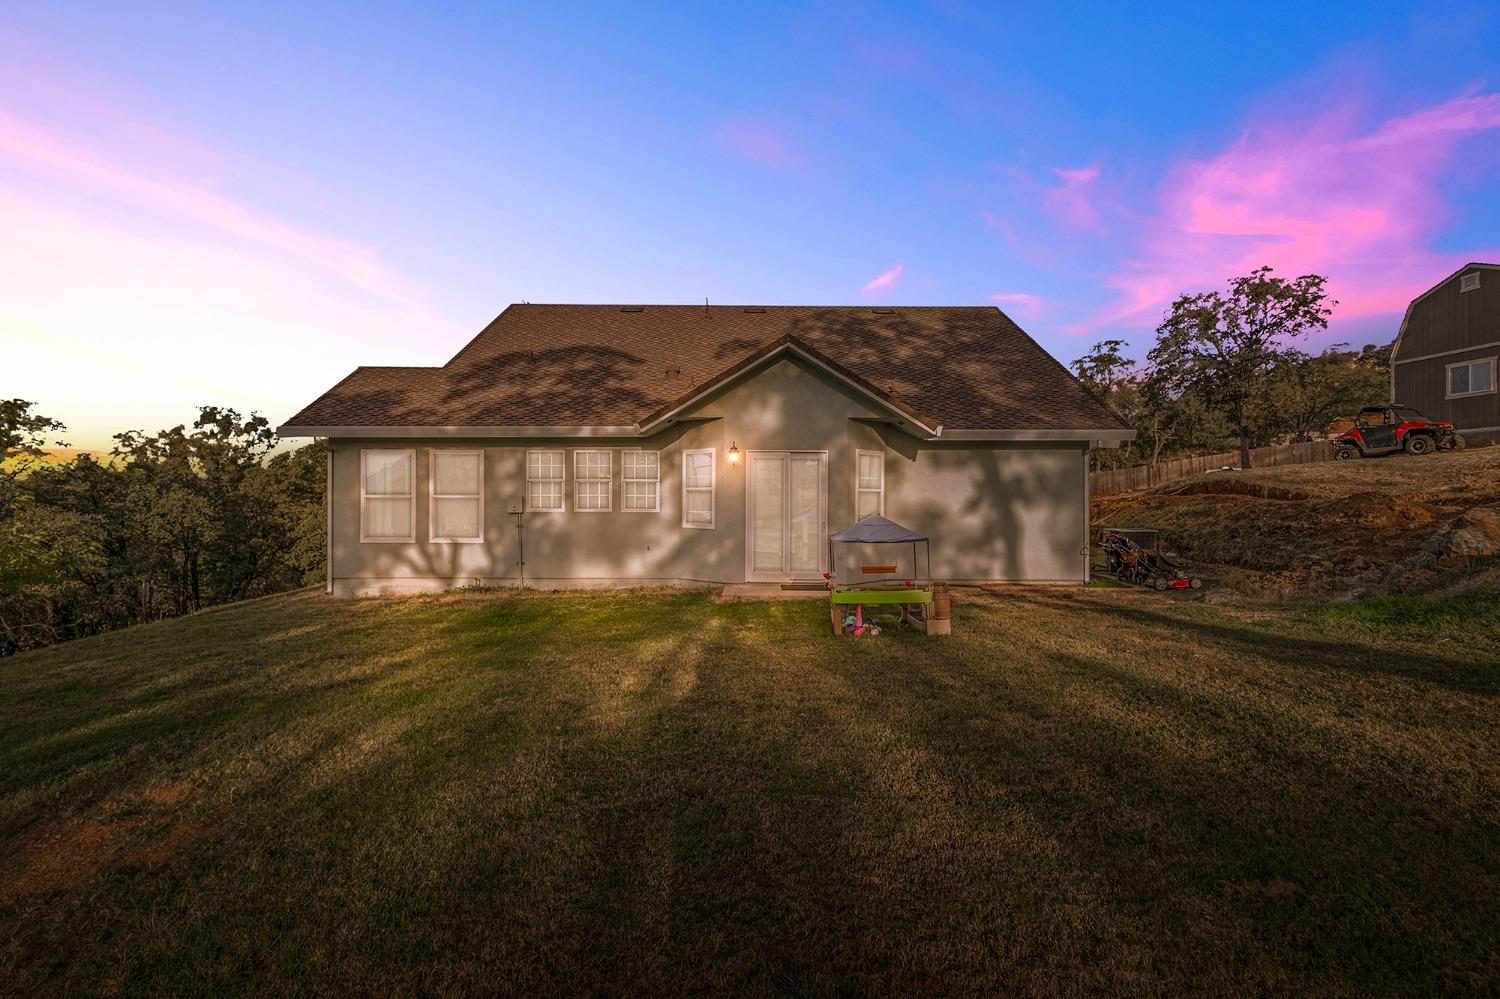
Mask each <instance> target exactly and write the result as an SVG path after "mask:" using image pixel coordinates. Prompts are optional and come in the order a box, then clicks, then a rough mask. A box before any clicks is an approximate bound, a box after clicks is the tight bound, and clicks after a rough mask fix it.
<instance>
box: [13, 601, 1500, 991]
mask: <svg viewBox="0 0 1500 999" xmlns="http://www.w3.org/2000/svg"><path fill="white" fill-rule="evenodd" d="M1465 599H1469V600H1471V602H1472V606H1469V605H1465V606H1466V607H1467V610H1466V611H1465V613H1463V614H1459V615H1455V614H1452V613H1450V612H1448V611H1446V610H1444V609H1443V608H1442V607H1438V608H1436V609H1432V608H1428V609H1426V610H1422V609H1417V610H1414V609H1413V607H1412V606H1410V605H1407V604H1400V605H1399V606H1398V605H1372V606H1370V607H1367V608H1365V609H1363V610H1357V611H1348V612H1342V613H1337V614H1330V613H1323V612H1309V613H1301V612H1295V611H1287V612H1285V613H1282V614H1279V615H1278V614H1276V613H1267V612H1263V611H1262V612H1258V613H1257V615H1256V616H1254V617H1251V616H1248V615H1240V614H1236V613H1235V612H1234V611H1231V610H1227V609H1225V608H1221V607H1208V606H1203V605H1198V604H1183V603H1176V602H1174V601H1173V600H1172V599H1169V598H1166V597H1162V596H1158V595H1156V594H1152V593H1146V592H1143V591H1139V590H1121V589H1105V588H1099V589H1094V588H1090V589H1074V590H1068V589H1050V588H1036V589H1008V590H996V591H993V592H983V593H981V592H978V591H959V593H958V596H957V602H956V606H955V625H956V626H955V635H954V636H953V637H952V638H951V639H946V640H945V639H927V638H923V637H920V636H913V635H908V634H900V635H893V636H882V637H880V638H875V639H867V640H848V639H835V638H834V637H833V636H831V635H829V634H826V631H827V623H826V622H827V615H826V610H825V608H824V606H823V605H822V604H820V603H784V604H728V605H719V604H715V603H713V602H712V600H711V599H710V598H709V597H707V596H705V595H702V594H658V595H649V596H644V597H643V596H641V595H628V596H618V595H581V596H544V595H528V596H524V597H520V598H516V597H512V596H506V595H499V594H462V595H455V596H449V597H442V598H422V599H406V600H383V601H373V600H372V601H360V602H344V603H336V602H332V601H329V600H326V599H324V598H323V597H322V596H321V595H313V594H305V593H304V594H297V595H292V596H287V597H280V598H272V599H267V600H262V601H257V602H253V603H249V604H242V605H238V606H234V607H230V608H225V609H221V610H217V611H211V612H207V613H203V614H200V615H198V616H196V617H194V618H191V619H182V620H176V621H169V622H165V623H163V624H159V625H153V626H148V627H142V628H136V629H131V630H128V631H124V632H118V633H115V634H110V635H105V636H102V637H99V638H95V639H87V640H83V641H79V642H75V643H72V644H70V645H67V646H62V647H58V648H53V649H48V650H43V651H40V652H35V653H28V654H26V655H23V656H19V657H16V658H12V659H9V660H0V691H3V695H4V696H3V697H0V982H3V983H5V984H4V985H0V991H5V992H13V993H22V994H25V993H32V994H39V995H40V994H47V995H55V994H60V992H61V991H62V990H64V989H74V990H88V991H103V992H142V991H152V990H171V991H175V992H194V993H200V994H220V995H222V994H225V993H240V992H256V993H263V992H278V993H284V992H299V993H315V992H327V991H334V990H338V991H345V992H347V991H360V992H381V993H397V994H400V993H415V992H449V993H452V992H474V991H485V992H489V991H502V992H512V993H535V992H538V991H568V992H594V993H611V994H621V993H663V992H671V993H681V992H695V993H703V992H722V991H727V992H740V993H756V994H764V993H766V992H780V993H804V994H826V993H830V992H837V993H851V992H855V993H865V992H882V993H883V992H893V991H894V992H900V993H931V992H943V993H960V992H973V991H986V992H991V993H996V992H1002V993H1008V994H1016V993H1049V994H1056V993H1075V992H1082V991H1090V990H1094V991H1097V990H1106V991H1131V992H1162V991H1170V992H1179V993H1180V992H1186V991H1194V992H1200V993H1201V992H1204V991H1211V992H1219V993H1222V992H1261V993H1264V992H1268V991H1280V990H1292V989H1295V990H1313V991H1318V992H1334V993H1350V994H1354V993H1358V994H1369V993H1371V992H1377V993H1387V992H1408V993H1432V992H1435V991H1439V990H1453V991H1462V990H1469V991H1486V990H1488V991H1491V992H1493V991H1494V990H1495V989H1497V988H1500V958H1497V956H1496V954H1497V944H1496V942H1497V941H1500V905H1497V903H1496V899H1497V898H1500V701H1497V693H1500V632H1497V626H1500V601H1497V600H1495V599H1493V598H1489V599H1482V600H1478V601H1473V598H1465Z"/></svg>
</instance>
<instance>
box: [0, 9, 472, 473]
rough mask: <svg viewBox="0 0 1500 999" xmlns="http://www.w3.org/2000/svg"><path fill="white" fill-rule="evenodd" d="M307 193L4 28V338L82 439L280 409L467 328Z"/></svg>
mask: <svg viewBox="0 0 1500 999" xmlns="http://www.w3.org/2000/svg"><path fill="white" fill-rule="evenodd" d="M307 194H308V190H307V182H306V181H305V180H303V179H301V178H299V177H297V176H296V175H295V174H292V173H289V172H287V170H286V169H285V168H282V167H279V166H272V167H270V168H264V169H263V164H259V163H257V162H255V161H254V159H253V157H251V156H246V155H244V153H243V152H242V151H240V150H237V149H235V148H232V147H226V146H224V145H222V144H220V143H217V142H214V141H211V140H210V139H208V138H205V137H203V136H201V135H198V134H196V133H195V132H193V131H192V130H184V129H178V128H174V127H173V126H172V124H171V122H170V119H169V118H163V117H162V116H161V115H160V114H159V113H157V112H156V109H145V110H143V109H142V108H141V107H140V106H138V105H137V104H134V103H132V102H131V100H130V98H129V96H128V95H127V94H125V93H123V92H122V88H120V87H118V86H111V85H110V84H109V83H108V82H107V81H99V80H94V79H91V78H89V77H88V76H87V75H85V74H82V73H79V72H76V71H74V70H72V69H71V67H68V66H65V65H62V64H60V63H59V62H58V61H57V60H55V59H53V58H52V57H50V56H49V55H48V54H47V53H44V52H41V51H39V50H38V49H37V48H36V47H35V46H33V45H29V44H28V43H26V42H25V41H24V40H20V41H18V40H17V39H16V38H15V37H14V36H8V35H4V34H3V33H0V219H3V220H4V222H3V224H0V338H3V339H4V340H5V342H6V344H7V347H8V348H10V351H9V352H10V354H11V355H13V356H9V357H8V358H7V360H8V361H11V362H13V367H14V370H16V371H18V372H23V371H24V372H25V376H26V386H25V388H26V392H27V397H28V398H35V399H37V400H38V401H39V402H40V403H42V404H43V406H44V411H45V412H47V413H48V414H49V415H53V416H56V417H58V418H60V419H62V420H64V421H65V422H66V423H68V425H69V428H70V435H71V437H70V439H72V440H73V441H74V442H75V443H77V444H80V445H81V446H88V447H100V446H106V447H107V441H108V435H109V434H110V433H113V432H116V431H119V430H122V429H125V428H127V427H130V426H143V427H152V426H170V425H172V423H176V422H180V421H181V420H183V419H184V418H186V417H189V416H191V414H192V411H193V407H194V406H197V405H201V404H204V403H208V402H213V403H221V404H227V405H232V406H236V407H238V408H241V409H246V410H248V409H259V410H262V411H265V412H266V413H267V414H268V415H270V416H272V417H273V418H280V417H283V416H285V415H287V414H289V413H290V412H292V411H294V410H295V409H296V408H297V407H298V406H300V405H302V404H305V402H306V401H307V399H309V398H312V397H313V396H315V395H316V393H317V392H319V391H321V390H323V389H325V388H326V387H327V386H328V384H330V383H331V382H332V381H333V380H335V379H336V378H337V377H339V376H340V375H342V374H344V373H345V372H347V370H348V368H349V367H350V366H351V365H352V364H353V363H355V362H356V360H372V359H373V360H374V361H375V362H380V361H384V362H386V363H421V362H422V361H423V360H424V359H430V354H429V351H430V343H431V341H432V338H434V337H437V338H448V337H450V336H451V337H453V338H454V339H455V341H456V342H457V335H458V334H459V333H461V332H463V331H462V330H459V329H456V328H455V327H454V324H453V323H452V322H450V321H449V320H448V319H447V318H446V317H443V316H441V315H439V313H438V310H436V309H435V308H434V307H433V306H432V305H431V302H432V295H431V293H430V292H429V291H428V290H427V289H425V288H424V287H422V286H421V285H420V284H419V283H418V282H415V281H413V280H411V279H410V278H408V277H407V276H406V275H405V274H403V273H401V271H400V270H399V269H398V268H396V267H395V266H393V265H392V264H391V263H389V262H388V261H387V260H386V259H384V257H383V255H382V253H381V252H380V250H379V248H378V247H376V246H374V245H371V244H370V243H368V242H366V241H364V240H362V239H359V238H352V237H349V236H346V235H343V234H340V233H336V232H334V231H331V230H330V229H329V228H328V227H326V226H325V225H324V224H321V223H319V222H317V221H314V220H317V219H320V218H323V217H325V216H326V214H327V210H326V209H325V208H323V207H322V206H321V205H320V203H319V202H318V201H317V200H312V199H310V198H308V197H307ZM414 332H415V333H419V334H420V335H417V336H414V335H413V334H414ZM351 351H353V352H354V353H351ZM361 355H362V356H361ZM65 358H66V360H64V359H65ZM289 358H295V363H288V359H289Z"/></svg>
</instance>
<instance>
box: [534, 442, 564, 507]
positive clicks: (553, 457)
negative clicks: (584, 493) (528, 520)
mask: <svg viewBox="0 0 1500 999" xmlns="http://www.w3.org/2000/svg"><path fill="white" fill-rule="evenodd" d="M565 464H566V458H565V457H564V455H563V453H562V452H561V451H527V452H526V509H527V510H529V511H537V512H542V513H557V512H559V511H561V510H562V509H563V467H564V465H565Z"/></svg>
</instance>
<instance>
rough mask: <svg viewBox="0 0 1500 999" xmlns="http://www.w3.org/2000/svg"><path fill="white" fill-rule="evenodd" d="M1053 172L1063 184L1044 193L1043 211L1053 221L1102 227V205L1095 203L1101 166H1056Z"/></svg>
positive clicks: (1087, 227)
mask: <svg viewBox="0 0 1500 999" xmlns="http://www.w3.org/2000/svg"><path fill="white" fill-rule="evenodd" d="M1052 173H1053V175H1054V176H1056V177H1057V178H1058V179H1059V180H1061V181H1062V184H1061V185H1060V186H1059V185H1055V186H1052V187H1049V188H1047V190H1046V192H1045V193H1044V194H1043V195H1042V209H1043V211H1045V212H1046V213H1047V215H1048V216H1050V217H1051V218H1052V219H1053V220H1054V221H1057V222H1060V223H1061V224H1063V225H1067V226H1071V227H1073V228H1075V229H1090V230H1095V231H1099V230H1102V229H1103V226H1102V224H1101V223H1100V220H1099V209H1098V208H1097V207H1095V205H1094V182H1095V181H1097V180H1098V179H1099V167H1098V166H1087V167H1078V168H1076V169H1062V168H1060V167H1053V168H1052Z"/></svg>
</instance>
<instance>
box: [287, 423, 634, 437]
mask: <svg viewBox="0 0 1500 999" xmlns="http://www.w3.org/2000/svg"><path fill="white" fill-rule="evenodd" d="M276 434H277V436H278V437H640V436H641V428H640V427H639V426H628V427H620V426H603V427H577V426H575V427H522V426H509V427H507V426H472V427H417V426H399V427H302V426H294V425H293V424H290V423H288V424H286V425H284V426H280V427H277V428H276Z"/></svg>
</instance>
